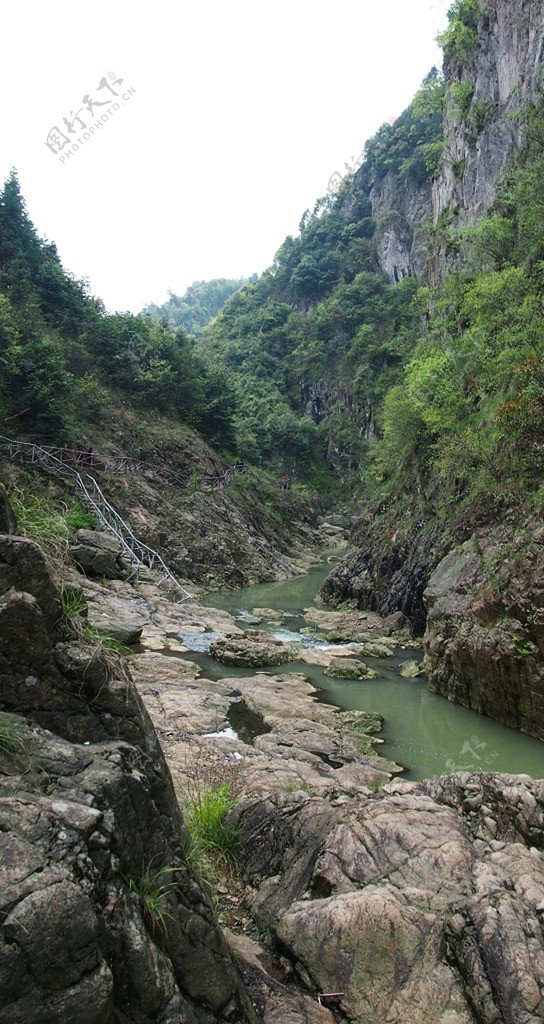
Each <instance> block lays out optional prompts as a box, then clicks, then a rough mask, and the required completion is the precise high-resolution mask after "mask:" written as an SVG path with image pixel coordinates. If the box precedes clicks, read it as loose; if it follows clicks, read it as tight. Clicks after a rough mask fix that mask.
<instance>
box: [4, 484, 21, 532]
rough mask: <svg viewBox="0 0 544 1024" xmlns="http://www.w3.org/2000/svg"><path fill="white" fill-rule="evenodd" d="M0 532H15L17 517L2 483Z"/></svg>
mask: <svg viewBox="0 0 544 1024" xmlns="http://www.w3.org/2000/svg"><path fill="white" fill-rule="evenodd" d="M0 533H17V519H16V517H15V512H14V511H13V509H12V507H11V505H10V502H9V498H8V494H7V491H6V488H5V487H4V485H3V484H0Z"/></svg>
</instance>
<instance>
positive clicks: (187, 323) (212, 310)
mask: <svg viewBox="0 0 544 1024" xmlns="http://www.w3.org/2000/svg"><path fill="white" fill-rule="evenodd" d="M256 276H257V275H256V274H255V275H253V277H252V278H245V277H241V278H239V279H238V280H229V279H228V278H226V277H219V278H216V279H215V280H213V281H194V282H193V284H192V285H190V286H189V288H187V291H186V292H185V293H184V294H183V295H175V294H174V293H173V292H169V296H168V300H167V301H166V302H163V304H162V305H161V306H158V305H157V304H156V303H151V304H150V305H149V306H146V307H145V308H144V309H143V310H142V314H141V315H142V316H151V317H153V319H155V320H162V319H163V318H164V319H165V320H166V322H167V324H168V326H169V327H173V328H175V327H183V330H184V331H186V332H187V334H191V335H192V336H193V337H198V336H199V335H200V334H202V331H203V330H204V328H205V327H206V325H207V324H208V323H209V322H210V320H213V318H214V316H217V314H218V313H219V311H220V310H221V309H222V308H223V306H224V305H225V302H226V301H227V299H229V298H230V297H231V295H234V293H235V292H237V291H239V289H240V288H241V287H242V285H244V284H247V282H248V280H249V281H252V280H254V279H256Z"/></svg>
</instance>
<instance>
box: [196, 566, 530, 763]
mask: <svg viewBox="0 0 544 1024" xmlns="http://www.w3.org/2000/svg"><path fill="white" fill-rule="evenodd" d="M324 558H325V561H324V562H322V563H321V564H320V565H318V566H316V567H315V568H314V569H312V570H311V571H310V572H309V573H307V574H306V575H304V576H300V577H297V578H296V579H293V580H288V581H285V582H281V583H267V584H261V585H259V586H256V587H248V588H247V589H244V590H237V591H234V592H231V593H219V594H212V595H208V596H207V597H205V598H203V599H202V601H203V603H205V604H208V605H211V606H212V607H215V608H223V609H225V610H227V611H229V612H231V613H232V614H233V615H237V614H239V613H240V612H242V613H243V612H251V610H252V609H253V608H256V607H258V608H275V609H280V610H282V611H284V612H286V613H288V615H289V618H288V619H287V620H286V622H285V624H281V625H278V626H276V625H274V624H269V625H268V626H267V627H266V626H265V624H264V623H263V625H262V626H260V627H259V628H261V629H262V628H268V629H269V630H270V631H271V632H272V633H276V634H277V635H279V636H280V637H281V636H282V635H283V632H284V630H289V631H292V632H295V633H296V632H297V630H298V629H300V627H301V625H303V622H304V620H303V618H302V611H303V609H304V608H308V607H311V606H312V605H314V598H315V596H316V594H317V591H318V589H319V586H320V585H321V583H322V581H323V579H324V578H325V576H326V575H327V573H328V572H330V569H331V563H333V562H334V561H336V560H337V557H336V556H335V554H334V553H332V552H328V553H324ZM285 639H286V640H289V637H288V636H285ZM414 654H415V655H416V656H417V657H419V655H418V654H417V652H414V651H413V650H404V651H403V650H397V652H396V657H395V658H387V659H377V658H368V657H365V660H366V661H367V663H368V664H369V665H371V666H372V668H376V669H378V670H379V671H380V672H381V673H382V677H381V678H380V679H375V680H365V681H362V682H359V681H352V680H342V679H329V678H327V676H325V675H324V674H323V670H322V669H321V668H319V667H317V666H313V665H306V664H305V663H303V662H292V663H290V664H289V665H287V666H282V667H281V668H279V669H275V670H273V671H279V672H282V673H283V672H286V671H293V672H303V673H304V674H305V675H306V676H308V678H309V679H311V681H312V682H313V684H314V686H316V687H318V690H319V699H321V700H324V701H326V702H328V703H330V704H334V705H335V706H337V707H340V708H345V709H350V710H361V711H375V712H378V713H379V714H380V715H382V716H383V718H384V720H385V721H384V728H383V733H382V739H383V740H384V741H385V742H384V743H383V745H381V746H379V747H378V748H377V752H378V753H380V754H383V756H385V757H389V758H391V759H392V760H394V761H397V763H398V764H401V765H403V766H404V767H405V768H406V773H405V775H404V778H410V779H425V778H429V777H431V776H435V775H442V774H445V773H447V772H453V771H460V770H464V771H501V772H513V773H516V774H527V775H531V776H533V778H542V777H544V744H542V743H541V742H540V741H539V740H536V739H531V738H530V737H528V736H523V735H522V734H521V733H519V732H516V731H515V730H514V729H508V728H506V727H505V726H502V725H498V724H497V722H494V721H493V720H492V719H490V718H486V717H484V716H483V715H478V714H477V713H476V712H474V711H469V710H468V709H467V708H463V707H460V706H459V705H457V704H452V703H450V702H449V701H447V700H445V699H444V698H442V697H438V696H436V695H435V694H432V693H429V691H428V689H427V682H426V679H424V678H422V679H404V678H402V676H400V675H399V673H398V666H399V664H400V663H401V662H402V661H405V660H406V659H408V658H410V659H412V658H413V657H414ZM193 658H194V660H195V661H197V662H198V663H199V664H200V665H201V666H202V668H203V670H204V674H205V675H207V676H213V677H214V678H225V677H226V676H232V677H236V676H241V675H249V674H251V675H252V674H254V671H255V670H244V669H240V668H232V669H229V668H226V667H225V666H224V665H220V664H218V663H217V662H216V661H214V660H213V659H212V658H210V657H209V656H207V655H205V654H201V655H198V654H195V655H193ZM271 671H272V670H271Z"/></svg>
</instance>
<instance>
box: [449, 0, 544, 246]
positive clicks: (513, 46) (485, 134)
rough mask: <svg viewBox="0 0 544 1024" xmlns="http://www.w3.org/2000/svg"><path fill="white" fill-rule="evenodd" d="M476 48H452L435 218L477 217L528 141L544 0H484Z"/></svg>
mask: <svg viewBox="0 0 544 1024" xmlns="http://www.w3.org/2000/svg"><path fill="white" fill-rule="evenodd" d="M480 10H481V15H480V17H479V19H478V24H477V41H476V45H475V47H474V49H473V52H472V53H471V54H468V55H465V56H463V57H461V58H459V57H458V56H456V55H455V54H452V55H450V56H446V59H445V63H444V75H445V80H446V104H445V120H444V154H443V160H442V164H441V168H440V173H439V175H438V177H437V180H436V181H435V183H434V185H433V191H432V205H433V220H434V223H435V224H436V223H437V222H438V220H439V219H440V217H442V216H444V215H447V213H448V211H449V212H450V213H451V216H452V217H453V218H454V222H455V223H456V225H457V226H463V225H465V224H472V223H474V221H476V220H477V219H478V217H481V216H482V215H483V214H485V213H486V211H487V210H488V209H489V208H490V206H491V205H492V203H493V199H494V195H495V190H496V186H497V182H498V180H499V179H500V177H501V175H502V174H503V173H504V171H505V169H506V168H507V167H508V164H509V162H510V160H511V159H512V156H513V155H514V154H516V153H517V152H519V150H520V149H521V148H522V146H523V144H524V139H525V127H526V121H525V118H524V116H523V114H524V111H526V110H527V107H528V105H530V104H531V103H534V102H535V101H536V100H537V99H539V98H540V96H541V91H542V85H543V65H542V59H543V54H544V19H543V17H542V4H541V3H540V2H539V0H523V2H521V0H515V2H512V0H481V3H480Z"/></svg>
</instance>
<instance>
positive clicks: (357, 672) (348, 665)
mask: <svg viewBox="0 0 544 1024" xmlns="http://www.w3.org/2000/svg"><path fill="white" fill-rule="evenodd" d="M324 674H325V675H326V676H331V677H332V678H333V679H379V677H380V673H379V672H376V671H375V669H373V668H369V667H368V665H366V664H365V662H364V661H360V660H359V658H332V660H331V662H330V664H329V665H328V666H327V668H326V669H325V670H324Z"/></svg>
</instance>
